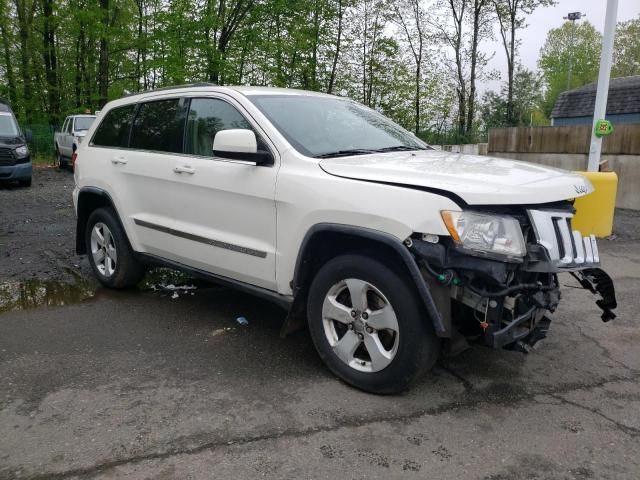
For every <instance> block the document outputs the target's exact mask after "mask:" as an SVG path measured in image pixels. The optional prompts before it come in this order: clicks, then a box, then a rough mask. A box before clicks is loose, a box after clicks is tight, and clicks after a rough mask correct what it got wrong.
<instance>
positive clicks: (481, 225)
mask: <svg viewBox="0 0 640 480" xmlns="http://www.w3.org/2000/svg"><path fill="white" fill-rule="evenodd" d="M441 215H442V220H444V224H445V225H446V227H447V230H448V231H449V234H450V235H451V238H452V239H453V241H454V242H455V244H456V245H457V247H458V248H459V249H461V250H464V251H466V252H468V253H470V254H472V255H480V256H488V257H498V258H501V259H505V257H506V259H508V260H512V261H522V257H524V256H525V254H526V251H527V250H526V246H525V243H524V237H523V236H522V229H521V228H520V224H519V223H518V220H516V219H515V218H513V217H508V216H502V215H491V214H485V213H478V212H470V211H466V212H452V211H448V210H444V211H442V212H441Z"/></svg>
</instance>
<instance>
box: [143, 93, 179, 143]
mask: <svg viewBox="0 0 640 480" xmlns="http://www.w3.org/2000/svg"><path fill="white" fill-rule="evenodd" d="M185 119H186V101H185V99H177V98H176V99H171V100H159V101H157V102H148V103H143V104H141V105H140V109H139V110H138V114H137V115H136V119H135V120H134V122H133V130H132V131H131V148H139V149H141V150H155V151H158V152H175V153H179V152H182V139H183V132H184V122H185Z"/></svg>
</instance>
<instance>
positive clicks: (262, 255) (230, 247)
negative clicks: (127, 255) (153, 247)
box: [133, 218, 267, 258]
mask: <svg viewBox="0 0 640 480" xmlns="http://www.w3.org/2000/svg"><path fill="white" fill-rule="evenodd" d="M133 221H134V222H135V224H136V225H140V226H141V227H145V228H150V229H152V230H157V231H159V232H163V233H167V234H169V235H173V236H174V237H180V238H185V239H187V240H192V241H194V242H199V243H204V244H205V245H211V246H212V247H218V248H224V249H225V250H231V251H232V252H238V253H244V254H245V255H251V256H252V257H258V258H266V257H267V252H263V251H262V250H254V249H253V248H248V247H243V246H241V245H235V244H233V243H226V242H221V241H220V240H214V239H213V238H207V237H201V236H200V235H194V234H192V233H187V232H182V231H180V230H175V229H173V228H169V227H164V226H162V225H157V224H155V223H151V222H147V221H145V220H139V219H137V218H134V219H133Z"/></svg>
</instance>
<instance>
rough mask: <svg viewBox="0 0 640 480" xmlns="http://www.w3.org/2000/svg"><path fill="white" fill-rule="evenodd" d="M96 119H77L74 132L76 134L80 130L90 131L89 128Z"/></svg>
mask: <svg viewBox="0 0 640 480" xmlns="http://www.w3.org/2000/svg"><path fill="white" fill-rule="evenodd" d="M95 119H96V117H76V121H75V123H74V125H73V130H74V131H76V132H78V131H80V130H89V127H90V126H91V124H92V123H93V121H94V120H95Z"/></svg>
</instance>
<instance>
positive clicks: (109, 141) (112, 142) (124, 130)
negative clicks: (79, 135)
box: [92, 105, 136, 148]
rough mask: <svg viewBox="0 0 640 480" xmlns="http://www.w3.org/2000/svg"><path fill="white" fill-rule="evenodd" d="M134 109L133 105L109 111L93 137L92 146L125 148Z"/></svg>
mask: <svg viewBox="0 0 640 480" xmlns="http://www.w3.org/2000/svg"><path fill="white" fill-rule="evenodd" d="M135 109H136V106H135V105H126V106H124V107H118V108H112V109H111V110H109V111H108V112H107V114H106V115H105V117H104V118H103V119H102V122H100V125H99V126H98V128H97V129H96V133H95V134H94V135H93V140H92V143H93V145H99V146H102V147H121V148H124V147H127V144H128V143H129V130H130V127H131V120H132V119H133V113H134V112H135Z"/></svg>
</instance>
